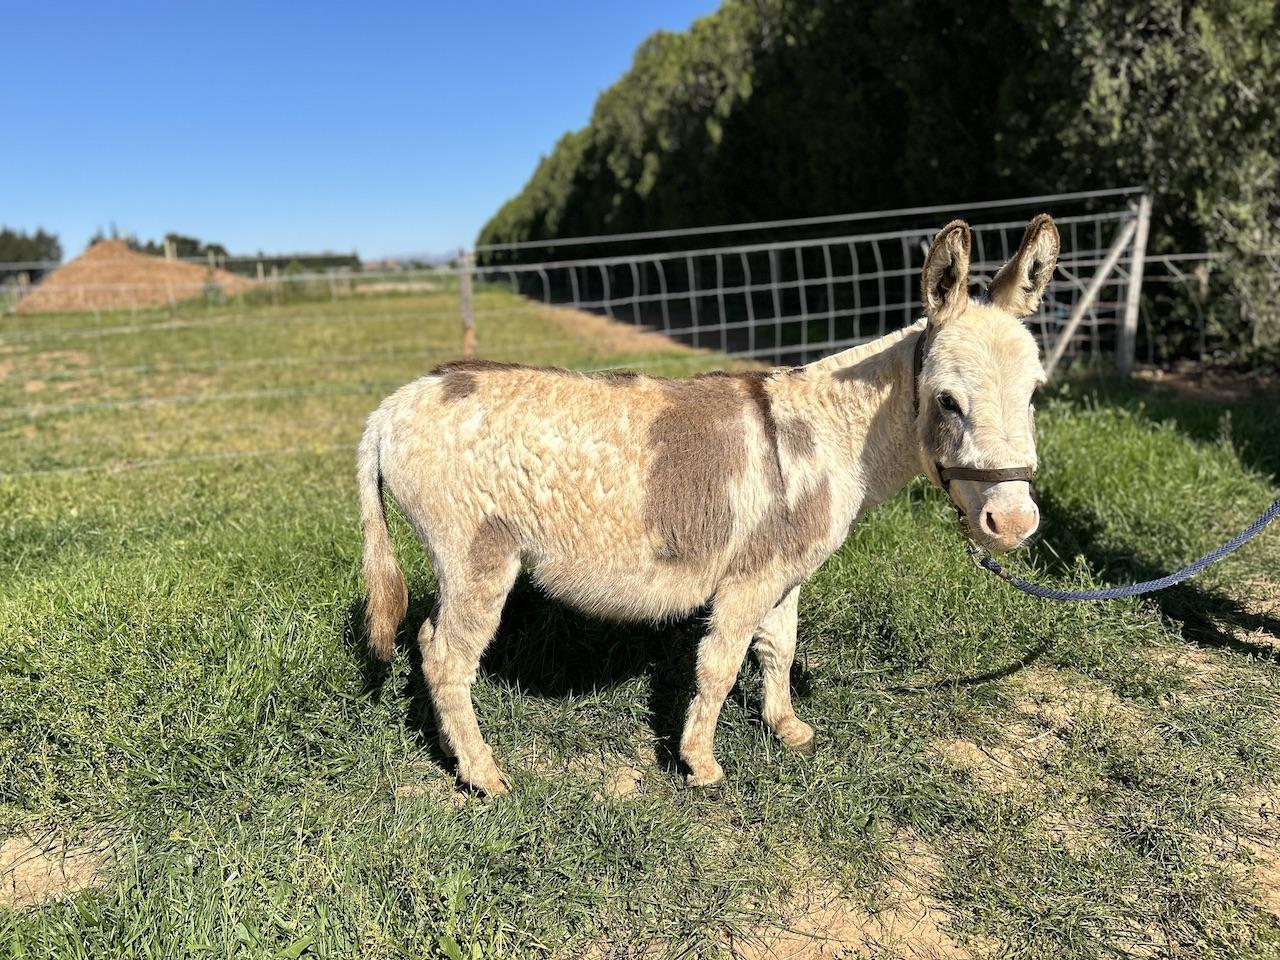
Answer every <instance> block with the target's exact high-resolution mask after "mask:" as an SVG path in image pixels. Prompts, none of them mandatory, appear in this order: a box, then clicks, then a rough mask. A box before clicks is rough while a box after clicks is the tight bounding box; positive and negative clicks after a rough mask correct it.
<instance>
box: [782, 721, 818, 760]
mask: <svg viewBox="0 0 1280 960" xmlns="http://www.w3.org/2000/svg"><path fill="white" fill-rule="evenodd" d="M777 733H778V739H779V740H781V741H782V743H783V745H784V746H786V747H787V748H788V749H790V750H794V751H795V752H796V753H802V754H804V755H805V756H806V757H812V756H813V755H814V754H815V753H817V752H818V741H817V739H816V738H815V737H814V735H813V727H811V726H809V725H808V724H807V723H805V722H804V721H803V720H797V719H795V718H792V720H791V722H790V723H788V724H786V725H785V726H783V727H781V728H780V729H779V730H778V731H777Z"/></svg>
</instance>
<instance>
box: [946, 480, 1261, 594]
mask: <svg viewBox="0 0 1280 960" xmlns="http://www.w3.org/2000/svg"><path fill="white" fill-rule="evenodd" d="M1277 516H1280V500H1277V501H1276V502H1275V503H1273V504H1271V506H1269V507H1267V509H1266V510H1265V511H1264V512H1263V514H1262V516H1260V517H1258V519H1257V520H1255V521H1253V523H1251V524H1249V526H1247V527H1245V528H1244V530H1242V531H1241V532H1240V533H1239V534H1237V535H1236V536H1234V537H1232V538H1231V539H1230V540H1228V541H1227V542H1226V543H1224V544H1223V545H1222V546H1220V547H1218V548H1217V549H1216V550H1212V551H1210V552H1209V553H1206V554H1205V555H1204V556H1203V557H1201V558H1200V559H1199V560H1195V561H1193V562H1192V563H1189V564H1187V565H1186V566H1185V567H1183V568H1182V569H1181V570H1178V571H1176V572H1175V573H1171V574H1169V575H1168V576H1165V577H1161V578H1160V579H1159V580H1146V581H1144V582H1143V583H1131V584H1128V585H1127V586H1123V587H1106V588H1105V589H1102V590H1059V589H1057V588H1056V587H1044V586H1041V585H1040V584H1038V583H1029V582H1027V581H1026V580H1023V579H1022V578H1021V577H1016V576H1014V575H1013V574H1012V573H1010V572H1009V571H1007V570H1005V569H1004V568H1003V567H1001V566H1000V564H998V563H996V561H995V559H994V558H992V557H990V556H987V555H986V554H984V553H983V552H982V551H981V549H980V548H978V547H977V546H976V545H974V544H970V546H969V553H970V554H971V555H972V556H973V559H974V562H975V563H977V564H978V566H980V567H982V568H983V569H986V570H990V571H991V572H992V573H994V574H995V575H996V576H997V577H999V578H1000V579H1002V580H1005V581H1007V582H1008V583H1011V584H1012V585H1013V586H1015V587H1017V588H1018V589H1019V590H1021V591H1022V592H1023V593H1029V594H1031V596H1033V597H1040V598H1041V599H1042V600H1120V599H1123V598H1124V597H1140V596H1142V595H1143V594H1144V593H1155V592H1156V591H1157V590H1164V589H1165V588H1166V587H1172V586H1173V585H1174V584H1176V583H1181V582H1182V581H1183V580H1186V579H1188V578H1189V577H1194V576H1195V575H1196V574H1197V573H1199V572H1200V571H1201V570H1203V569H1204V568H1205V567H1207V566H1209V565H1210V564H1212V563H1217V562H1218V561H1219V560H1221V559H1222V558H1223V557H1225V556H1226V555H1227V554H1229V553H1233V552H1235V551H1236V550H1239V549H1240V548H1241V547H1243V546H1244V545H1245V544H1246V543H1248V542H1249V541H1250V540H1252V539H1253V538H1254V537H1256V536H1257V535H1258V534H1260V533H1261V532H1262V531H1263V530H1264V529H1265V528H1266V526H1267V524H1269V523H1270V522H1271V521H1272V520H1274V519H1275V518H1276V517H1277Z"/></svg>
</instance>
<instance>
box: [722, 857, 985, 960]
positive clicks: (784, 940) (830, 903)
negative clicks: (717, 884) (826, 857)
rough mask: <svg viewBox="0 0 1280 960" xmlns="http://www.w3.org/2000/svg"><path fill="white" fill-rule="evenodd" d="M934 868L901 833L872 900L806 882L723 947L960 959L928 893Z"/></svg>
mask: <svg viewBox="0 0 1280 960" xmlns="http://www.w3.org/2000/svg"><path fill="white" fill-rule="evenodd" d="M940 870H941V868H940V865H939V861H938V859H937V857H936V856H935V855H934V854H933V853H932V852H931V851H930V850H929V849H928V848H927V846H925V845H924V844H923V843H921V842H920V841H918V840H910V841H907V842H905V843H904V845H903V846H902V848H901V852H900V855H899V859H898V862H897V863H896V864H895V866H894V869H893V870H892V875H891V877H890V879H889V882H888V884H887V889H886V891H885V895H884V896H883V898H879V901H880V902H878V903H877V904H876V905H875V907H874V908H872V909H868V908H867V907H866V906H865V905H864V904H861V903H858V902H857V901H854V900H851V899H849V898H847V897H845V896H843V895H842V894H840V893H839V892H838V891H835V890H832V889H829V888H824V887H822V886H821V885H819V884H816V883H811V884H806V885H804V886H802V887H800V888H799V889H798V890H797V891H796V892H795V893H794V894H793V895H792V897H791V898H790V900H789V901H788V903H787V905H786V907H785V908H784V912H783V919H782V922H781V923H780V924H777V925H774V926H759V927H754V928H751V929H749V930H746V931H744V932H742V933H740V934H738V935H736V936H733V937H731V938H730V939H729V942H728V944H727V946H728V948H729V952H730V955H731V956H733V957H735V958H738V960H847V958H854V957H866V958H873V957H894V958H897V960H968V958H971V957H972V956H973V954H972V953H970V952H969V950H968V949H967V948H966V947H964V946H961V945H960V943H958V942H957V941H956V940H955V939H954V938H953V937H952V936H951V935H950V934H948V933H947V932H946V931H945V927H946V926H947V924H948V915H947V913H946V911H945V910H944V909H943V907H942V905H941V904H940V903H939V902H938V901H937V900H936V899H935V898H934V897H933V896H932V895H931V894H930V893H929V889H930V887H931V886H932V884H933V883H934V881H935V879H936V877H937V876H938V875H939V873H940ZM984 952H985V951H984Z"/></svg>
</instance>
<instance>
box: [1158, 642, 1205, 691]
mask: <svg viewBox="0 0 1280 960" xmlns="http://www.w3.org/2000/svg"><path fill="white" fill-rule="evenodd" d="M1149 656H1150V657H1151V659H1152V660H1154V661H1155V662H1156V663H1159V664H1162V665H1164V666H1167V667H1172V668H1173V669H1174V670H1177V671H1178V672H1180V673H1182V674H1183V675H1184V676H1185V677H1186V680H1187V683H1188V684H1189V685H1190V686H1191V687H1192V688H1194V689H1200V688H1204V687H1208V686H1211V685H1212V684H1213V683H1214V681H1216V680H1220V679H1221V678H1222V675H1223V665H1222V661H1221V660H1220V659H1219V658H1218V657H1217V656H1216V655H1215V654H1213V653H1211V652H1210V651H1208V650H1205V649H1203V648H1201V647H1194V646H1191V645H1189V644H1180V645H1177V646H1169V647H1159V648H1157V649H1154V650H1152V651H1151V652H1150V654H1149Z"/></svg>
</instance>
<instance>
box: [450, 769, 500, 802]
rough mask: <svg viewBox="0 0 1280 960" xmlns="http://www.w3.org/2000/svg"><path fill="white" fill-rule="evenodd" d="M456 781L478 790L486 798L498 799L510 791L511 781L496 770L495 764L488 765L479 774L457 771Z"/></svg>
mask: <svg viewBox="0 0 1280 960" xmlns="http://www.w3.org/2000/svg"><path fill="white" fill-rule="evenodd" d="M458 779H459V780H461V781H462V782H463V783H464V784H466V785H467V786H468V787H470V788H471V789H473V790H478V791H480V792H481V793H483V794H484V795H485V796H486V797H500V796H502V795H503V794H504V793H507V792H508V791H510V789H511V781H509V780H508V779H507V775H506V774H505V773H503V772H502V771H501V770H499V769H498V767H497V765H496V764H490V765H489V769H488V770H484V771H481V772H477V771H471V772H470V773H469V774H464V773H462V772H461V771H459V774H458Z"/></svg>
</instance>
